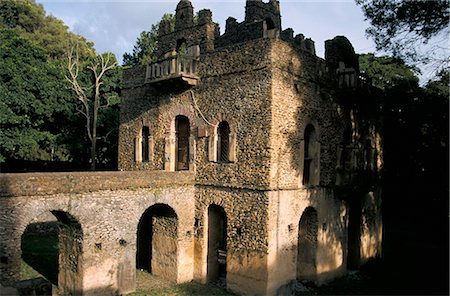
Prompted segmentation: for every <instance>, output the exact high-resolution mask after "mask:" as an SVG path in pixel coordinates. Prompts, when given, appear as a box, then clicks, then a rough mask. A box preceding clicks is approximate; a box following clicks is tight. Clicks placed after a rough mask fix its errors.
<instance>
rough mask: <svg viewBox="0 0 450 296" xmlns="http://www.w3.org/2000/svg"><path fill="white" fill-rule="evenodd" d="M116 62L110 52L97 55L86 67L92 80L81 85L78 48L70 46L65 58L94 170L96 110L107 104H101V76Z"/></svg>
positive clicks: (68, 77)
mask: <svg viewBox="0 0 450 296" xmlns="http://www.w3.org/2000/svg"><path fill="white" fill-rule="evenodd" d="M116 66H117V62H116V60H115V58H114V55H113V54H112V53H106V54H104V55H98V56H97V57H96V59H95V60H94V61H93V62H91V63H90V65H88V66H87V69H89V70H91V71H92V73H93V75H94V76H93V81H92V83H91V84H90V85H87V86H83V84H82V82H81V81H80V77H79V74H80V71H81V62H80V58H79V52H78V49H74V48H73V47H72V48H71V50H70V52H69V53H68V58H67V70H68V73H69V76H66V79H67V80H68V81H69V82H70V84H71V86H72V89H73V90H74V91H75V93H76V95H77V99H78V100H79V101H80V102H81V105H78V107H77V111H79V112H80V113H81V114H83V115H84V116H85V117H86V130H87V135H88V137H89V140H90V141H91V170H95V164H96V161H95V156H96V145H97V140H98V139H99V137H98V136H97V120H98V111H99V109H100V108H101V107H105V106H108V104H109V102H108V98H106V100H107V104H106V105H102V104H101V93H100V86H101V85H102V84H103V78H104V75H105V73H106V72H107V71H109V70H112V69H114V68H115V67H116Z"/></svg>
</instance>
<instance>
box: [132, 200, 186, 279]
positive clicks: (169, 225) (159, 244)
mask: <svg viewBox="0 0 450 296" xmlns="http://www.w3.org/2000/svg"><path fill="white" fill-rule="evenodd" d="M177 230H178V218H177V215H176V213H175V211H174V210H173V209H172V208H171V207H169V206H168V205H165V204H156V205H154V206H151V207H150V208H148V209H147V210H146V211H145V212H144V214H143V215H142V217H141V219H140V220H139V224H138V228H137V251H136V267H137V268H138V269H142V270H145V271H147V272H149V273H152V274H153V275H156V276H159V277H161V278H163V279H165V280H168V281H172V282H176V280H177V272H178V271H177V245H178V244H177V239H178V235H177Z"/></svg>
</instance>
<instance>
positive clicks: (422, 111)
mask: <svg viewBox="0 0 450 296" xmlns="http://www.w3.org/2000/svg"><path fill="white" fill-rule="evenodd" d="M360 66H361V70H362V71H364V72H365V73H366V75H368V76H369V77H370V78H372V79H373V81H374V83H375V84H376V85H377V86H379V87H380V88H382V89H383V90H384V92H383V93H384V97H383V106H382V115H383V118H382V120H383V132H382V135H383V160H384V165H383V175H382V176H383V182H382V185H383V188H382V190H383V226H384V229H385V231H384V232H383V243H384V246H383V248H384V250H386V252H385V255H384V259H383V260H384V263H385V264H387V265H386V270H387V272H390V270H395V268H394V267H398V266H402V267H403V269H402V272H401V276H400V277H397V275H398V274H399V273H398V272H397V271H396V272H395V274H392V277H395V278H396V280H395V284H396V285H400V286H401V288H402V289H406V287H407V289H410V291H414V292H416V293H420V294H442V293H443V291H448V285H447V284H446V283H448V265H447V263H446V262H447V261H446V260H442V258H448V233H449V232H448V177H449V176H448V165H449V159H448V156H449V150H448V133H449V128H448V123H449V118H448V110H449V85H448V84H449V73H448V71H443V72H441V73H440V75H439V77H438V78H437V79H436V80H435V81H430V82H428V84H427V85H426V86H425V87H420V86H419V85H418V78H417V77H416V76H415V74H414V68H411V67H410V66H407V65H406V64H405V63H402V62H401V60H399V59H395V58H390V57H375V56H373V55H362V56H360ZM424 233H426V238H427V239H426V240H423V234H424ZM446 235H447V236H446ZM405 245H406V246H408V247H407V248H405V247H404V246H405ZM424 253H425V254H427V256H425V257H423V256H422V255H423V254H424ZM446 256H447V257H446ZM411 258H417V260H414V261H411ZM441 262H442V263H441ZM390 264H392V266H390ZM423 270H429V271H430V272H429V273H427V275H424V274H423ZM394 275H395V276H394ZM411 279H413V281H412V282H413V284H411ZM399 281H404V282H403V283H399ZM403 291H406V290H403Z"/></svg>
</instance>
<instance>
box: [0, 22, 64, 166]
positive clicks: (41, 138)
mask: <svg viewBox="0 0 450 296" xmlns="http://www.w3.org/2000/svg"><path fill="white" fill-rule="evenodd" d="M63 80H64V79H63V77H62V75H61V72H60V69H59V67H58V66H57V65H56V64H55V63H53V62H52V61H50V60H49V59H48V56H47V54H46V52H45V50H44V49H42V48H40V47H39V46H36V45H34V44H33V43H31V42H30V41H29V40H27V39H25V38H22V37H20V36H18V35H17V33H16V32H15V31H14V30H12V29H0V113H1V114H2V116H1V117H0V118H1V119H0V124H1V127H2V128H1V130H0V153H1V155H0V162H4V161H5V160H6V159H24V160H67V159H68V158H69V155H68V151H67V148H66V147H65V146H64V145H61V143H59V142H60V141H59V140H60V137H59V134H60V133H61V132H62V130H61V129H59V128H58V127H55V126H54V123H55V121H56V120H58V119H59V118H64V117H65V116H66V115H65V114H68V113H70V107H69V105H68V102H67V98H66V93H65V92H64V89H65V87H66V86H65V83H64V81H63Z"/></svg>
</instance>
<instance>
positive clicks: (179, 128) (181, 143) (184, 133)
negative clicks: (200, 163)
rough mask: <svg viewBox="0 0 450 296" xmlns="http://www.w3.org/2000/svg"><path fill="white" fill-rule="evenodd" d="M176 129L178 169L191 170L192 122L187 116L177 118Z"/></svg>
mask: <svg viewBox="0 0 450 296" xmlns="http://www.w3.org/2000/svg"><path fill="white" fill-rule="evenodd" d="M175 131H176V139H177V140H176V170H177V171H184V170H189V136H190V124H189V119H188V118H187V117H186V116H182V115H178V116H177V117H176V118H175Z"/></svg>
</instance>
